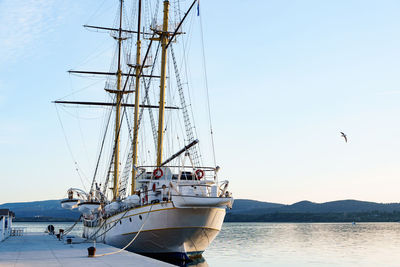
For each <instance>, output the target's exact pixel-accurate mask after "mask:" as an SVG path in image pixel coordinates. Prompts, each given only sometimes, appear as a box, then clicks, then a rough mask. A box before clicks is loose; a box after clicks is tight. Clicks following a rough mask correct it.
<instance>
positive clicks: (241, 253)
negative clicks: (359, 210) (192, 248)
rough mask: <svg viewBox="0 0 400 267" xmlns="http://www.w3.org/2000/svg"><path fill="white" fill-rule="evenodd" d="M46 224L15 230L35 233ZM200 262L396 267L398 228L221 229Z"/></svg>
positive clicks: (372, 225) (269, 226)
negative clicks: (25, 229)
mask: <svg viewBox="0 0 400 267" xmlns="http://www.w3.org/2000/svg"><path fill="white" fill-rule="evenodd" d="M48 224H49V223H15V224H14V226H24V227H27V230H28V231H30V232H40V231H44V230H45V229H46V226H47V225H48ZM52 224H53V225H54V226H55V227H56V229H58V228H63V229H66V228H68V226H70V225H71V224H72V223H52ZM80 227H81V226H77V229H76V230H75V234H79V231H80ZM203 256H204V259H205V261H204V262H202V263H199V264H197V266H240V267H244V266H271V267H289V266H291V267H293V266H296V267H303V266H311V267H317V266H318V267H324V266H335V267H339V266H340V267H347V266H360V267H369V266H371V267H372V266H374V267H379V266H384V267H391V266H393V267H394V266H396V267H400V223H359V224H356V225H352V224H350V223H225V224H224V225H223V228H222V231H221V232H220V234H219V235H218V237H217V238H216V240H214V242H213V243H212V245H211V246H210V247H209V248H208V249H207V250H206V252H205V253H204V255H203Z"/></svg>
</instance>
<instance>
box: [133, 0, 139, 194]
mask: <svg viewBox="0 0 400 267" xmlns="http://www.w3.org/2000/svg"><path fill="white" fill-rule="evenodd" d="M138 4H139V7H138V12H139V14H138V29H137V40H136V65H135V70H136V87H135V117H134V127H133V150H132V151H133V158H132V183H131V194H132V195H133V194H134V193H135V190H136V183H135V178H136V165H137V161H138V156H137V151H138V149H137V147H138V136H139V106H140V103H139V101H140V98H139V97H140V94H139V93H140V72H141V64H140V49H141V45H142V43H141V41H140V27H141V26H140V23H141V13H142V1H141V0H139V3H138Z"/></svg>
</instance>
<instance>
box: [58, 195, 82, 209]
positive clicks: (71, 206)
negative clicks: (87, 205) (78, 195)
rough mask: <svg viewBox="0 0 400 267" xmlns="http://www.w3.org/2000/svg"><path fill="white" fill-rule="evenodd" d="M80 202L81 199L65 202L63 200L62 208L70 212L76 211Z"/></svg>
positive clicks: (66, 200) (67, 199)
mask: <svg viewBox="0 0 400 267" xmlns="http://www.w3.org/2000/svg"><path fill="white" fill-rule="evenodd" d="M79 202H80V200H79V199H75V198H73V199H69V198H66V199H64V200H61V207H62V208H63V209H68V210H72V209H75V208H76V207H78V206H77V205H78V204H79Z"/></svg>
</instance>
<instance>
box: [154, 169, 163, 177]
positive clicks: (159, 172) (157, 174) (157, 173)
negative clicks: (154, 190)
mask: <svg viewBox="0 0 400 267" xmlns="http://www.w3.org/2000/svg"><path fill="white" fill-rule="evenodd" d="M153 175H154V178H156V179H160V178H161V177H162V176H163V175H164V172H163V170H161V169H160V168H157V169H155V170H154V171H153Z"/></svg>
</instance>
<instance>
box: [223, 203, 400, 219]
mask: <svg viewBox="0 0 400 267" xmlns="http://www.w3.org/2000/svg"><path fill="white" fill-rule="evenodd" d="M263 203H264V204H263ZM236 205H237V206H238V207H239V208H237V207H236ZM225 221H228V222H351V221H371V222H379V221H400V203H389V204H384V203H375V202H367V201H359V200H350V199H349V200H338V201H331V202H325V203H314V202H310V201H300V202H297V203H294V204H292V205H282V204H275V203H268V202H259V201H252V200H241V199H238V200H236V201H235V203H234V205H233V208H232V210H229V211H227V215H226V217H225Z"/></svg>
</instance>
